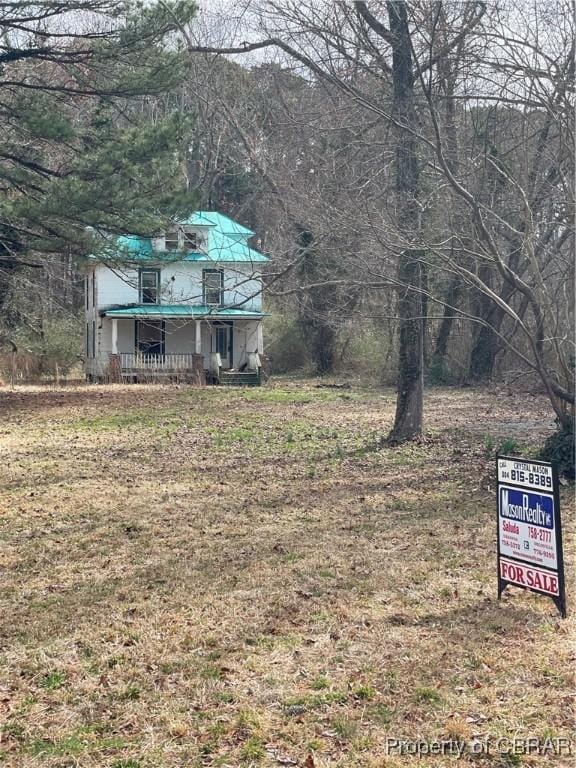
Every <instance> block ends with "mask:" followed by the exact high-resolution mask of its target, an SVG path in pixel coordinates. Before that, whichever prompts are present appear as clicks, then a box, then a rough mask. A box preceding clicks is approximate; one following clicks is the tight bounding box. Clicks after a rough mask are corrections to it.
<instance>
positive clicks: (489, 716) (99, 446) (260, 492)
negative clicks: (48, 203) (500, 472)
mask: <svg viewBox="0 0 576 768" xmlns="http://www.w3.org/2000/svg"><path fill="white" fill-rule="evenodd" d="M0 407H1V409H2V413H3V422H2V424H0V449H1V451H2V454H3V459H2V466H1V469H0V472H1V475H2V477H1V481H0V510H1V513H2V514H1V516H0V525H1V534H0V535H1V537H2V546H1V548H0V574H1V577H2V580H1V590H2V592H1V608H2V610H1V619H0V621H1V624H0V639H1V643H2V656H1V657H0V669H1V672H0V675H1V679H0V722H1V723H2V724H3V725H2V735H1V740H0V762H1V761H2V759H3V760H4V764H6V765H7V766H22V767H24V766H40V765H42V766H72V765H74V766H83V767H86V768H91V767H92V766H106V767H109V768H152V766H154V767H156V766H166V768H172V767H174V768H175V767H176V766H186V767H187V768H193V767H194V766H239V765H246V766H248V765H261V766H274V765H290V764H298V765H304V763H305V761H306V760H307V765H308V766H311V765H315V766H317V767H318V768H320V767H321V766H381V765H386V766H392V767H393V766H396V765H398V766H400V765H410V764H412V761H413V760H415V758H411V757H408V756H405V757H386V755H385V739H386V737H388V736H389V737H412V738H416V737H418V738H453V739H464V740H468V739H471V738H473V737H478V738H485V737H487V736H490V737H492V738H496V737H500V736H507V737H519V736H539V737H546V736H549V737H557V736H566V735H570V729H571V727H572V724H573V719H572V715H571V713H570V709H569V704H570V700H569V695H570V688H571V686H572V680H571V674H572V670H571V664H570V658H569V650H568V648H567V640H568V633H569V627H570V626H571V619H568V620H567V621H562V620H559V619H558V618H557V615H556V611H555V609H554V606H553V605H552V603H551V602H549V601H547V600H546V599H544V598H542V597H538V596H535V595H531V594H527V593H522V592H520V591H510V594H509V595H507V596H506V597H505V599H504V600H503V601H502V602H501V603H498V601H497V600H496V599H495V521H494V504H495V502H494V492H493V489H492V488H491V487H490V479H489V478H490V472H491V469H492V459H491V458H490V453H492V452H493V450H494V448H495V447H497V445H498V443H499V441H500V440H501V439H502V438H503V437H505V436H508V437H510V436H511V437H513V438H514V439H515V440H517V441H519V443H520V445H522V447H523V448H524V449H528V450H529V449H530V447H531V446H532V445H533V444H534V443H535V442H537V441H538V440H539V439H540V438H541V436H542V435H543V434H546V433H547V432H548V431H549V430H550V426H551V425H550V421H549V415H548V410H547V408H546V405H545V402H544V401H541V400H540V399H539V398H531V397H529V398H523V399H522V400H520V398H515V397H508V396H506V395H505V393H494V392H488V391H482V392H480V391H471V390H467V391H460V392H458V391H447V390H438V391H435V392H433V393H432V394H430V395H429V397H428V404H427V414H428V421H427V435H426V438H425V439H424V440H422V441H421V442H420V443H419V444H417V445H411V446H406V447H403V448H398V449H395V450H389V449H379V448H378V437H379V435H381V434H385V433H386V431H387V430H388V429H389V427H390V423H391V419H392V416H393V408H394V395H393V393H392V392H389V391H385V392H382V391H375V390H372V391H369V390H360V389H351V390H336V389H334V390H332V389H324V388H317V387H315V386H314V382H308V383H304V382H292V383H281V382H280V383H277V384H276V385H275V386H274V387H270V388H263V389H260V390H245V391H242V390H217V389H206V390H192V389H188V388H170V387H160V386H159V387H154V386H132V387H120V386H109V387H99V388H85V387H78V388H66V389H46V388H44V389H40V388H32V387H30V388H20V389H18V390H16V391H15V392H8V391H4V392H2V393H0ZM568 490H569V489H568ZM570 499H571V493H568V491H567V493H566V498H565V507H564V509H565V510H566V512H565V518H568V517H569V515H568V514H567V513H568V512H569V511H570V507H569V501H570ZM565 528H566V531H565V539H566V540H567V543H566V548H567V549H568V550H569V551H568V553H567V554H568V567H569V568H570V567H571V564H572V559H571V557H570V553H571V547H570V546H569V544H570V543H571V541H572V536H571V533H572V531H573V525H572V521H569V524H567V525H566V526H565ZM570 607H571V606H570ZM308 755H311V757H308ZM452 760H455V758H447V757H430V758H427V764H430V765H445V764H447V763H448V762H451V761H452ZM291 761H294V762H291ZM547 761H549V759H546V758H543V757H534V756H531V757H513V756H508V757H504V756H503V757H499V756H497V755H493V756H492V757H491V758H490V760H489V761H484V763H483V764H489V765H502V766H506V765H516V764H518V763H519V762H522V763H525V764H532V763H536V764H540V763H542V764H544V763H545V762H547ZM562 761H563V759H562V758H556V759H555V762H556V764H561V763H562ZM472 762H477V760H473V758H471V757H464V758H463V759H462V760H461V761H460V764H462V765H466V764H468V763H472ZM565 762H566V764H568V762H569V761H568V760H567V759H566V760H565Z"/></svg>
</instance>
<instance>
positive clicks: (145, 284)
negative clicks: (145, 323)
mask: <svg viewBox="0 0 576 768" xmlns="http://www.w3.org/2000/svg"><path fill="white" fill-rule="evenodd" d="M159 300H160V270H159V269H141V270H140V303H141V304H158V302H159Z"/></svg>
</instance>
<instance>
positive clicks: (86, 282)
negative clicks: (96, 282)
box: [84, 275, 90, 310]
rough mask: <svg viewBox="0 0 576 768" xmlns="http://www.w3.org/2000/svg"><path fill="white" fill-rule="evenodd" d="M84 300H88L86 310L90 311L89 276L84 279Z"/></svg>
mask: <svg viewBox="0 0 576 768" xmlns="http://www.w3.org/2000/svg"><path fill="white" fill-rule="evenodd" d="M84 298H85V299H86V309H87V310H88V309H90V294H89V293H88V275H86V277H85V278H84Z"/></svg>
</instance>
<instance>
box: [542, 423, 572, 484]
mask: <svg viewBox="0 0 576 768" xmlns="http://www.w3.org/2000/svg"><path fill="white" fill-rule="evenodd" d="M539 458H540V459H542V460H543V461H552V462H554V464H556V468H557V469H558V474H559V475H564V476H565V477H567V478H568V479H569V480H574V478H575V468H574V422H570V423H569V424H564V425H562V426H561V427H559V428H558V429H557V430H556V432H554V434H553V435H550V437H549V438H548V440H546V442H545V443H544V447H543V448H542V450H541V451H540V454H539Z"/></svg>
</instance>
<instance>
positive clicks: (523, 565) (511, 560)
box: [497, 456, 566, 616]
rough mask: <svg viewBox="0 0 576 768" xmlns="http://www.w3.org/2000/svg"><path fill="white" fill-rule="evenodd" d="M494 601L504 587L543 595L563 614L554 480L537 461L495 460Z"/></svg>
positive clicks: (549, 470)
mask: <svg viewBox="0 0 576 768" xmlns="http://www.w3.org/2000/svg"><path fill="white" fill-rule="evenodd" d="M497 465H498V597H500V596H501V594H502V592H503V591H504V589H505V588H506V586H507V585H508V584H514V585H515V586H518V587H524V588H525V589H531V590H533V591H534V592H540V593H542V594H544V595H549V596H550V597H551V598H552V599H553V600H554V602H555V603H556V605H557V606H558V609H559V610H560V613H561V614H562V616H566V597H565V594H564V563H563V558H562V529H561V525H560V500H559V495H558V478H557V476H556V472H555V470H554V468H553V466H552V464H549V463H547V462H543V461H532V460H527V459H518V458H508V457H506V456H499V457H498V459H497Z"/></svg>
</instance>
